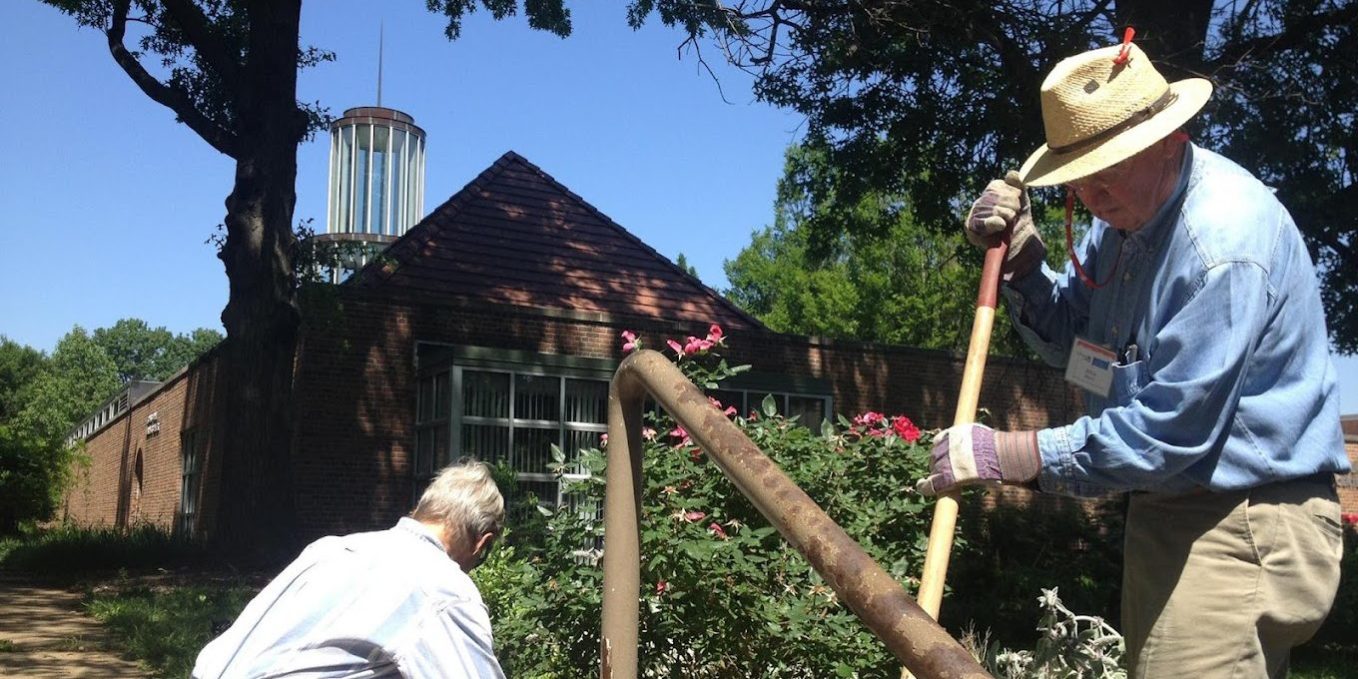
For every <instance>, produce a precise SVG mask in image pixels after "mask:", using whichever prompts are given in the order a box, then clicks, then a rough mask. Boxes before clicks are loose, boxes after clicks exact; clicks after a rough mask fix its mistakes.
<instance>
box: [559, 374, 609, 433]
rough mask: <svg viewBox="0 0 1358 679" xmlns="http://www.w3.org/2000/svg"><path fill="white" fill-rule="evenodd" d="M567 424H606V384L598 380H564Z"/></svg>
mask: <svg viewBox="0 0 1358 679" xmlns="http://www.w3.org/2000/svg"><path fill="white" fill-rule="evenodd" d="M564 419H565V420H566V421H567V422H590V423H595V424H603V423H605V422H608V383H607V382H602V381H599V380H566V413H565V417H564Z"/></svg>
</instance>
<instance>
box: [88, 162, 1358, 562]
mask: <svg viewBox="0 0 1358 679" xmlns="http://www.w3.org/2000/svg"><path fill="white" fill-rule="evenodd" d="M301 303H302V311H303V324H302V330H301V336H300V340H299V342H298V347H297V358H296V366H297V367H296V382H295V399H296V400H295V405H296V410H295V425H294V427H295V429H294V436H293V440H294V444H293V451H292V467H293V482H292V487H293V492H294V493H295V498H294V499H295V502H294V504H295V507H296V508H297V511H298V518H299V525H300V527H301V530H302V532H303V535H302V536H301V537H303V538H308V539H309V538H311V537H315V536H319V535H322V534H327V533H340V532H347V531H354V530H364V529H372V528H379V527H385V526H387V525H389V524H390V523H391V522H392V521H394V520H395V518H396V517H397V516H399V515H401V514H403V513H405V512H407V511H408V510H409V509H410V507H411V504H412V502H413V499H414V496H415V495H414V494H415V492H416V490H417V489H418V488H420V487H421V484H422V482H423V481H425V480H426V479H428V478H429V476H430V475H431V474H432V472H433V471H434V470H436V469H438V468H439V466H440V465H442V464H443V463H445V462H447V461H449V460H454V459H457V458H458V457H461V456H463V455H468V454H471V455H476V456H478V457H481V458H483V459H491V460H507V461H508V462H509V463H510V464H511V465H513V466H514V468H515V469H516V470H517V471H518V472H519V474H520V480H521V483H522V484H523V485H525V486H527V487H529V488H531V489H533V490H534V491H536V493H537V494H538V495H539V497H546V498H549V499H550V498H552V497H554V496H555V493H556V486H555V481H554V480H553V477H552V476H551V475H550V474H549V473H548V469H547V464H548V462H549V460H550V453H549V449H550V444H556V445H559V446H560V447H561V448H562V449H563V450H565V451H566V452H567V454H570V453H571V452H572V451H573V450H576V449H578V448H579V447H582V446H594V445H597V443H598V440H599V434H601V433H602V432H603V431H604V429H605V425H604V423H605V419H606V407H605V404H606V401H607V383H608V379H609V377H610V376H611V374H612V371H613V370H614V369H615V368H616V366H617V364H618V362H619V361H620V360H621V358H622V351H621V344H622V342H621V340H620V338H619V335H620V333H621V332H622V331H623V330H631V331H634V332H636V333H637V334H639V335H641V336H642V337H643V338H644V339H645V340H646V342H647V345H648V346H650V347H663V341H664V340H665V339H666V338H683V337H685V336H688V335H699V336H702V335H704V334H706V332H707V330H708V327H709V325H710V324H711V323H717V324H719V325H721V326H722V327H723V328H724V329H725V331H726V333H727V335H728V340H727V341H728V345H729V346H728V348H727V350H726V351H725V355H726V357H727V358H728V360H729V361H731V362H732V363H734V364H741V363H748V364H750V365H751V366H752V370H751V371H749V372H748V373H744V374H742V375H740V376H739V379H737V380H734V381H732V382H731V383H729V384H725V385H723V389H722V391H721V393H720V394H719V397H720V398H721V399H722V400H723V401H725V402H727V403H731V404H734V405H736V406H737V407H739V408H741V409H742V411H745V410H748V409H750V408H752V407H754V404H757V403H758V402H759V401H760V400H762V399H763V398H764V396H765V395H766V394H772V395H774V397H775V398H776V399H778V402H779V406H780V410H781V411H783V412H789V413H799V414H802V415H803V420H804V421H811V422H816V421H819V419H820V418H821V417H822V416H826V415H829V414H831V413H857V412H862V411H864V410H869V409H871V410H879V411H884V412H887V413H892V414H894V413H903V414H906V415H908V416H910V417H911V418H912V419H914V420H915V421H916V422H918V423H919V424H920V425H921V426H922V427H926V428H927V427H937V426H944V425H946V424H949V423H951V420H952V411H953V407H954V404H955V398H956V390H957V386H958V385H959V384H960V382H961V373H962V368H963V358H962V357H959V356H955V355H952V354H950V353H945V352H938V351H927V350H918V349H910V348H904V347H893V346H884V345H876V344H867V343H858V342H841V341H828V340H823V339H817V338H807V337H798V336H791V335H783V334H778V333H774V332H771V331H769V330H767V329H766V328H764V327H763V326H762V325H761V324H760V323H759V322H758V321H757V320H755V319H754V318H752V317H750V316H749V315H747V314H745V313H744V312H742V311H741V310H740V309H738V308H737V307H735V306H734V305H732V304H731V303H730V302H729V301H727V300H725V299H724V298H722V297H721V296H720V295H718V294H717V293H715V292H714V291H712V290H711V289H709V288H707V287H706V286H704V285H702V283H701V282H699V281H698V280H697V279H696V278H694V277H692V276H689V275H688V274H686V273H685V272H683V271H682V270H681V269H679V268H678V267H676V266H675V265H674V264H672V263H671V262H669V260H667V259H666V258H664V257H662V256H660V255H659V254H658V253H656V252H655V251H654V250H652V249H651V248H650V247H648V246H647V245H646V244H645V243H643V242H641V241H640V240H638V239H637V238H636V237H635V236H633V235H632V234H630V233H628V232H627V231H626V230H625V229H624V228H622V227H621V226H619V225H618V224H616V223H614V222H613V221H612V220H610V219H609V218H608V217H606V216H604V215H603V214H601V213H600V212H599V211H598V210H596V209H595V208H593V207H592V206H590V205H589V204H588V203H587V202H585V201H584V200H583V199H581V198H580V197H578V196H576V195H575V194H573V193H571V192H570V191H569V190H568V189H566V188H565V187H564V186H562V185H561V184H559V183H558V182H556V181H555V180H554V179H552V178H551V177H550V176H548V175H547V174H546V173H544V172H543V171H542V170H540V169H539V168H537V167H536V166H534V165H532V164H531V163H529V162H528V161H526V160H525V159H523V158H522V157H520V156H518V155H517V154H514V153H512V152H511V153H507V154H505V155H504V156H503V157H501V158H500V159H499V160H498V161H497V162H496V163H495V164H494V165H492V166H491V167H490V168H488V169H487V170H485V171H484V172H483V173H481V175H480V176H478V177H477V178H476V179H475V180H473V181H472V182H471V183H470V184H468V185H467V186H466V187H465V188H463V189H462V190H461V191H459V192H458V193H457V194H455V195H454V196H453V197H452V198H450V199H449V200H448V201H447V202H446V203H444V204H443V205H441V206H439V207H438V208H436V209H435V210H434V211H433V212H432V213H430V214H429V216H427V217H426V218H425V219H424V220H423V221H421V222H420V223H419V224H418V225H417V226H416V227H415V228H413V229H411V230H410V231H409V232H407V233H406V234H405V235H404V236H402V237H401V238H400V239H399V240H397V241H396V242H395V243H394V244H392V246H391V247H390V248H389V249H388V250H387V251H386V252H385V253H384V255H383V256H382V257H380V258H378V259H377V260H376V261H374V262H373V263H371V264H370V265H369V266H367V267H366V268H364V269H363V270H362V271H360V272H359V273H358V274H356V275H355V276H354V278H353V279H351V280H350V281H349V282H347V283H346V284H344V285H339V286H326V287H322V288H314V289H309V290H307V291H306V294H304V295H303V296H302V300H301ZM220 369H221V368H220V362H219V361H218V360H217V357H216V356H215V352H210V353H209V354H208V355H206V356H204V357H203V358H201V359H200V360H198V361H197V362H195V363H194V364H193V365H191V366H189V367H188V368H187V369H186V370H184V371H183V372H181V373H180V374H178V375H176V376H175V377H173V378H171V379H170V380H168V381H166V382H165V383H163V384H161V385H159V386H158V387H155V388H154V389H152V390H149V391H145V392H143V393H142V394H141V396H140V398H132V399H128V400H127V402H125V403H123V404H121V407H118V408H115V409H114V410H113V411H109V413H110V414H109V416H108V417H106V418H104V420H102V421H101V424H100V425H99V426H97V427H94V428H92V430H91V431H89V432H87V435H86V452H87V454H88V456H89V459H90V464H89V465H88V466H86V467H84V468H82V469H81V470H79V471H78V472H77V483H76V484H75V486H74V487H73V488H72V489H71V490H70V491H68V493H67V495H66V498H65V501H64V511H65V514H66V516H67V517H68V518H70V519H71V520H74V521H76V522H79V523H83V524H105V525H118V526H128V525H135V524H138V523H152V524H155V525H159V526H164V527H172V528H173V530H175V531H176V532H179V533H182V534H188V535H193V536H199V537H201V536H203V535H206V534H209V533H210V532H211V531H212V530H213V526H214V516H215V512H216V510H217V507H218V506H220V504H221V503H222V502H226V501H229V500H230V489H223V488H221V487H220V484H219V482H218V480H219V478H220V466H219V460H218V458H217V455H218V454H219V453H218V451H220V449H221V446H220V442H221V441H222V437H225V436H229V435H230V422H229V418H227V417H225V416H224V414H223V413H221V412H219V411H220V408H219V407H217V405H216V404H218V403H220V402H221V395H220V393H219V389H220V388H221V384H222V381H221V380H219V379H218V377H219V370H220ZM980 405H981V407H983V408H986V409H987V410H988V411H989V412H990V413H991V416H992V420H993V421H994V423H995V424H996V425H997V426H999V427H1003V428H1036V427H1043V426H1048V425H1051V424H1056V423H1060V422H1066V421H1069V420H1070V419H1071V418H1072V416H1073V414H1074V413H1075V412H1077V410H1078V409H1079V407H1080V404H1079V403H1078V399H1077V397H1076V394H1075V393H1074V392H1073V391H1072V390H1071V389H1070V388H1068V387H1067V386H1066V385H1065V383H1064V382H1063V381H1062V379H1061V376H1060V374H1059V373H1058V372H1056V371H1053V370H1050V369H1047V368H1044V367H1040V366H1037V365H1034V364H1031V363H1027V362H1022V361H1014V360H1007V359H1001V358H992V359H991V360H990V361H989V363H988V365H987V368H986V379H985V386H984V389H983V393H982V395H981V398H980ZM1354 448H1358V445H1354V446H1352V447H1351V449H1350V455H1351V456H1354V455H1356V454H1358V451H1355V450H1354ZM1352 501H1354V502H1358V497H1354V498H1352Z"/></svg>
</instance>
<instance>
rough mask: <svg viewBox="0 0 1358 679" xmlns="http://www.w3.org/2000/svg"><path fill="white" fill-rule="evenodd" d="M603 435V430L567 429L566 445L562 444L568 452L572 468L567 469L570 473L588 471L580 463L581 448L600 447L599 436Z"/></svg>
mask: <svg viewBox="0 0 1358 679" xmlns="http://www.w3.org/2000/svg"><path fill="white" fill-rule="evenodd" d="M602 435H603V432H601V431H578V430H567V431H566V445H564V446H562V450H563V451H564V452H565V453H566V460H567V461H568V462H570V463H571V466H570V469H568V470H567V472H568V473H572V474H584V473H586V471H585V469H584V468H583V467H582V466H581V465H580V463H579V460H580V449H581V448H598V447H599V443H600V440H599V438H600V437H601V436H602Z"/></svg>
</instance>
